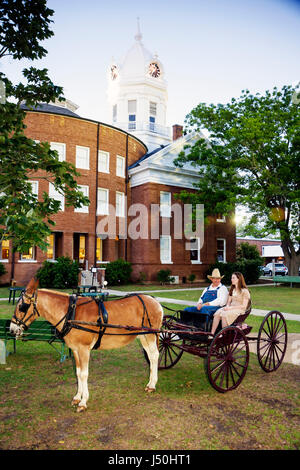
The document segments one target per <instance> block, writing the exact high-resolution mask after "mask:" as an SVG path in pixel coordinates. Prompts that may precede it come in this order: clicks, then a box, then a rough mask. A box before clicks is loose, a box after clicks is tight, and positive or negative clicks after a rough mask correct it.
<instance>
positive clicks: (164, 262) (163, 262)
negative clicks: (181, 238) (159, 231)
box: [159, 235, 173, 264]
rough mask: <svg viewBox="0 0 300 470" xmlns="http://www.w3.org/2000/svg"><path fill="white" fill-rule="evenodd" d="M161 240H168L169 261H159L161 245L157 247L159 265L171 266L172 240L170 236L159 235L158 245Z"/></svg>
mask: <svg viewBox="0 0 300 470" xmlns="http://www.w3.org/2000/svg"><path fill="white" fill-rule="evenodd" d="M163 238H168V239H169V241H170V243H169V260H162V259H161V245H160V246H159V255H160V263H161V264H173V261H172V238H171V235H161V236H160V239H159V243H161V240H162V239H163Z"/></svg>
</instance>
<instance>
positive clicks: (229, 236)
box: [0, 31, 236, 285]
mask: <svg viewBox="0 0 300 470" xmlns="http://www.w3.org/2000/svg"><path fill="white" fill-rule="evenodd" d="M108 75H109V76H108V91H107V95H108V102H109V107H110V113H111V122H110V123H102V122H98V121H95V120H91V119H87V118H84V117H81V116H80V115H78V114H77V106H76V105H75V104H74V103H72V102H71V101H69V100H67V101H66V102H63V103H59V102H56V103H53V104H40V105H39V106H38V107H37V108H36V109H34V110H29V109H26V118H25V124H26V126H27V128H26V130H25V133H26V135H27V136H28V137H30V138H32V139H34V140H36V141H40V142H45V141H47V142H50V144H51V148H52V149H54V150H56V151H57V152H58V155H59V159H60V160H66V161H68V162H71V163H73V164H74V165H75V167H76V169H77V170H78V172H79V173H80V176H79V177H78V184H79V185H80V189H81V190H82V192H83V193H84V194H85V195H86V196H88V197H89V199H90V205H89V206H86V207H82V208H79V209H74V208H73V207H67V206H66V204H65V201H64V198H63V197H62V196H61V195H60V194H58V193H56V191H55V189H54V187H53V186H52V185H51V183H49V182H47V181H45V180H42V179H38V178H36V179H35V178H32V185H33V190H34V193H35V194H36V195H37V197H41V196H42V193H43V192H44V191H46V192H48V193H49V195H50V196H52V197H54V198H56V199H58V200H60V202H61V208H60V209H61V210H60V211H59V213H58V214H57V215H55V217H54V220H55V222H56V225H55V226H54V228H53V232H52V234H51V236H50V237H49V239H48V243H49V247H48V250H47V252H42V251H41V250H40V249H39V248H38V247H32V248H31V249H30V250H28V252H27V253H16V254H15V255H14V256H13V253H12V249H11V243H7V242H4V243H2V247H1V251H0V257H1V258H2V259H1V260H0V261H1V262H3V263H4V264H5V267H6V271H7V274H6V275H4V276H2V277H1V282H2V283H3V282H10V281H11V279H12V277H13V278H14V279H15V280H16V282H17V283H18V284H19V285H20V284H21V285H23V284H26V282H27V281H28V280H29V279H30V278H31V277H32V275H34V273H35V272H36V271H37V269H38V268H39V267H40V266H41V265H42V263H43V261H45V260H51V261H53V262H55V259H56V258H58V257H59V256H70V257H71V258H73V259H76V260H78V261H79V263H80V265H81V266H82V267H83V268H84V269H85V268H86V267H88V268H91V266H100V265H105V264H106V263H109V262H111V261H114V260H116V259H118V258H123V259H125V260H127V261H130V262H131V263H132V267H133V274H132V277H133V280H138V279H139V278H140V276H141V273H143V274H142V275H143V277H146V279H147V280H148V281H154V280H156V277H157V272H158V271H159V270H161V269H170V270H171V273H172V275H173V276H175V278H176V280H178V281H179V282H182V281H183V282H184V281H185V280H187V279H188V277H189V275H190V274H195V275H196V278H197V279H205V276H206V272H207V269H208V266H209V264H211V263H213V262H215V261H216V260H217V259H218V260H220V261H224V262H226V261H233V260H234V259H235V248H236V236H235V224H234V219H233V217H226V218H225V217H223V216H222V215H220V216H219V217H211V218H210V223H209V224H208V225H206V226H205V230H204V240H200V238H199V239H197V237H195V238H193V239H192V241H193V245H192V247H193V248H192V249H189V248H187V246H186V242H187V240H186V238H185V237H184V236H183V237H182V238H179V237H178V233H176V230H177V229H176V230H175V229H174V213H173V211H172V210H171V206H172V205H173V204H175V203H177V204H181V203H180V202H179V201H178V200H177V199H175V194H178V193H180V191H181V190H183V189H187V190H191V191H193V190H194V183H196V182H197V180H198V179H199V177H201V175H199V173H198V170H196V169H195V168H194V167H192V166H191V165H185V166H184V167H183V168H178V167H176V166H175V165H174V160H175V158H176V157H177V156H178V154H179V152H180V151H181V150H183V148H184V146H185V145H187V144H192V143H193V142H195V141H196V140H197V139H198V138H199V134H197V133H190V134H187V135H182V126H179V125H173V126H172V128H168V127H167V125H166V112H167V99H168V97H167V82H166V77H165V70H164V66H163V64H162V62H161V60H160V59H159V58H158V56H157V55H154V54H152V53H151V52H149V51H148V50H147V49H146V48H145V47H144V45H143V42H142V35H141V33H140V31H138V32H137V34H136V36H135V38H134V44H133V46H132V47H131V49H130V50H129V51H128V53H127V54H126V55H125V57H124V59H123V61H121V62H120V63H117V62H114V63H112V64H111V65H110V67H109V72H108ZM208 197H209V195H208ZM136 204H140V205H141V204H142V205H143V207H145V208H146V212H145V213H146V214H147V215H146V216H145V217H146V219H145V218H144V221H143V222H142V223H141V224H140V225H142V226H140V227H139V228H138V231H139V232H140V236H135V237H132V236H128V227H129V226H130V223H131V222H132V221H133V220H134V218H135V216H136V217H137V218H138V213H137V212H134V211H133V212H132V213H130V212H129V215H128V210H129V208H132V207H135V206H134V205H136ZM153 205H157V206H158V207H159V209H160V210H159V213H158V214H157V213H156V215H157V216H158V217H157V218H156V222H155V223H156V225H157V227H156V229H157V230H156V235H157V233H158V236H156V237H152V236H151V230H152V232H153V212H152V213H151V206H153ZM181 206H182V204H181ZM112 208H113V210H112ZM111 212H115V218H114V220H115V232H114V234H113V236H107V231H106V229H105V224H104V223H103V220H104V219H105V220H107V217H108V216H110V215H112V214H111ZM145 221H146V222H145ZM101 222H102V223H101ZM147 222H148V223H147ZM167 223H169V224H170V232H169V233H167V234H166V232H164V231H163V229H162V227H163V226H164V224H165V225H166V224H167ZM167 225H168V224H167ZM182 228H184V227H183V221H182Z"/></svg>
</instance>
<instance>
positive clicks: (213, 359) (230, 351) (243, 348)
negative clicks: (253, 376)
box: [204, 326, 249, 393]
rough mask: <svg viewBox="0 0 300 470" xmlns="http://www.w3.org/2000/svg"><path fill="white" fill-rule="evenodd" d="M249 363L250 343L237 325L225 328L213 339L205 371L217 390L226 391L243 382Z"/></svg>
mask: <svg viewBox="0 0 300 470" xmlns="http://www.w3.org/2000/svg"><path fill="white" fill-rule="evenodd" d="M248 363H249V344H248V340H247V338H246V336H245V335H244V333H243V332H242V331H241V330H240V329H239V328H237V327H235V326H228V327H226V328H223V330H221V331H220V332H219V333H218V334H217V335H216V336H215V337H214V339H213V340H212V342H211V345H210V347H209V350H208V354H207V357H206V358H205V363H204V364H205V371H206V374H207V377H208V380H209V382H210V383H211V385H212V386H213V388H214V389H215V390H217V391H218V392H221V393H224V392H228V391H229V390H234V389H235V388H237V387H238V386H239V385H240V383H241V382H242V380H243V378H244V376H245V374H246V371H247V368H248Z"/></svg>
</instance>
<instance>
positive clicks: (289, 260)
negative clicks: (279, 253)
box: [281, 234, 300, 276]
mask: <svg viewBox="0 0 300 470" xmlns="http://www.w3.org/2000/svg"><path fill="white" fill-rule="evenodd" d="M285 236H286V234H285ZM281 248H282V250H283V253H284V258H285V264H286V266H287V268H288V270H289V272H288V275H289V276H298V275H299V266H300V252H299V250H298V252H296V250H295V247H294V245H293V243H292V241H291V240H290V239H289V238H288V239H287V238H284V237H283V236H282V234H281Z"/></svg>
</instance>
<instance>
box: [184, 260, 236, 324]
mask: <svg viewBox="0 0 300 470" xmlns="http://www.w3.org/2000/svg"><path fill="white" fill-rule="evenodd" d="M207 277H208V279H210V280H211V285H210V286H209V287H206V288H205V289H204V291H203V293H202V295H201V297H200V299H199V300H198V302H197V307H187V308H185V309H184V312H189V313H201V314H204V315H205V318H206V329H207V328H208V321H209V319H212V317H213V314H214V313H215V312H216V311H217V310H218V309H219V308H221V307H224V305H226V303H227V299H228V290H227V287H226V286H224V285H223V284H222V283H221V279H222V278H223V277H224V276H221V274H220V271H219V270H218V269H217V268H215V269H214V270H213V272H212V274H211V275H208V276H207ZM183 318H184V316H183ZM207 331H208V330H207Z"/></svg>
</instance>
